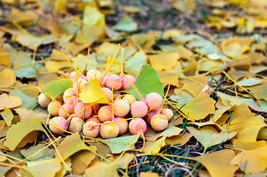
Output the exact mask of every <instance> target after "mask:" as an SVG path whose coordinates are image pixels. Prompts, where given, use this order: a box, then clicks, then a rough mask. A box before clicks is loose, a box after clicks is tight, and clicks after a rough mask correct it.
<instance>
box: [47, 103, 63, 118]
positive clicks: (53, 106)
mask: <svg viewBox="0 0 267 177" xmlns="http://www.w3.org/2000/svg"><path fill="white" fill-rule="evenodd" d="M61 105H62V104H61V103H60V102H58V101H52V102H51V103H49V105H48V106H47V111H48V112H49V113H50V115H51V116H58V111H59V109H60V106H61Z"/></svg>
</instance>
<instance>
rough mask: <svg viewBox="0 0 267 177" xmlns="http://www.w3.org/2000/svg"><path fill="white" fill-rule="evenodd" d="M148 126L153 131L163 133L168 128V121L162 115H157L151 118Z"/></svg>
mask: <svg viewBox="0 0 267 177" xmlns="http://www.w3.org/2000/svg"><path fill="white" fill-rule="evenodd" d="M150 125H151V127H152V128H153V129H154V130H157V131H163V130H165V129H166V128H167V127H168V119H167V117H165V116H164V115H162V114H157V115H155V116H153V117H152V119H151V121H150Z"/></svg>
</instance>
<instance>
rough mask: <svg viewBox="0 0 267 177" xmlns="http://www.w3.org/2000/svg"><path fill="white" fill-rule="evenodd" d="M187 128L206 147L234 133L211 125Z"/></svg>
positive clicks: (225, 139) (221, 141)
mask: <svg viewBox="0 0 267 177" xmlns="http://www.w3.org/2000/svg"><path fill="white" fill-rule="evenodd" d="M187 129H188V130H189V131H190V132H191V133H192V134H193V135H194V137H195V138H196V139H197V140H198V141H199V142H200V143H201V144H202V145H203V146H204V147H205V149H207V148H208V147H211V146H214V145H217V144H220V143H223V142H225V141H228V140H230V139H231V138H233V137H234V136H235V135H236V133H235V132H232V133H228V132H223V131H222V132H220V133H218V132H217V130H216V129H215V128H213V127H211V126H206V127H203V128H201V129H200V130H197V129H195V128H193V127H187Z"/></svg>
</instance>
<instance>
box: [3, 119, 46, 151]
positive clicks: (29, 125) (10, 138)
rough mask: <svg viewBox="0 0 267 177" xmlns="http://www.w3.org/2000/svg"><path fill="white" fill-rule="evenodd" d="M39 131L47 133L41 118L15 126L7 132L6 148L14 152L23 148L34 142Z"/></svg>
mask: <svg viewBox="0 0 267 177" xmlns="http://www.w3.org/2000/svg"><path fill="white" fill-rule="evenodd" d="M37 131H43V132H45V130H44V128H43V127H42V123H41V120H40V119H39V118H35V119H31V120H27V121H25V122H19V123H17V124H13V125H12V126H11V128H10V129H8V131H7V135H6V141H5V146H6V147H7V148H9V149H10V150H11V151H13V150H15V149H16V147H17V146H21V147H22V146H23V145H26V144H27V143H28V142H33V141H35V139H34V138H36V135H37V134H36V132H37ZM32 140H33V141H32ZM23 141H24V142H23Z"/></svg>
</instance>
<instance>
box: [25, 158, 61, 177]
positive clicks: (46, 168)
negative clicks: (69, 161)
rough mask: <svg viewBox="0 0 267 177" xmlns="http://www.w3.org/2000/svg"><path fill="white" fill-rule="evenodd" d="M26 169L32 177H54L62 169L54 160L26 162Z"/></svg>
mask: <svg viewBox="0 0 267 177" xmlns="http://www.w3.org/2000/svg"><path fill="white" fill-rule="evenodd" d="M27 166H28V167H27V168H28V169H29V170H30V172H31V173H32V175H33V176H40V177H49V176H55V175H56V173H57V172H58V171H59V170H60V169H61V168H62V167H61V164H60V163H59V162H58V161H56V159H48V160H39V161H30V162H27Z"/></svg>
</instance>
